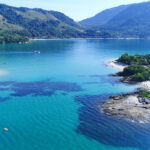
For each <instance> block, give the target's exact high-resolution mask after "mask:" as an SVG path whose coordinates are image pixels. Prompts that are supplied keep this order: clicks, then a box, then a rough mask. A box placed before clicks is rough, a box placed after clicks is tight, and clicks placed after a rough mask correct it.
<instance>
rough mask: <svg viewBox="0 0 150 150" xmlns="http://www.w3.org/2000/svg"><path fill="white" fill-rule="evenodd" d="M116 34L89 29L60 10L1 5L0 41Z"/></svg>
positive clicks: (108, 36)
mask: <svg viewBox="0 0 150 150" xmlns="http://www.w3.org/2000/svg"><path fill="white" fill-rule="evenodd" d="M7 36H8V37H7ZM116 36H117V35H116V34H113V33H112V32H107V31H106V32H104V31H99V30H92V29H90V30H87V29H85V28H84V27H82V26H81V25H80V24H78V23H77V22H75V21H74V20H72V19H71V18H69V17H68V16H66V15H64V14H63V13H60V12H57V11H46V10H43V9H29V8H22V7H21V8H17V7H11V6H7V5H3V4H0V43H14V42H22V41H26V39H27V38H28V39H29V38H39V39H40V38H42V39H50V38H56V39H57V38H61V39H63V38H113V37H116Z"/></svg>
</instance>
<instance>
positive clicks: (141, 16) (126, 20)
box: [81, 2, 150, 38]
mask: <svg viewBox="0 0 150 150" xmlns="http://www.w3.org/2000/svg"><path fill="white" fill-rule="evenodd" d="M121 8H122V9H121ZM114 10H116V11H114ZM104 12H105V14H109V13H110V16H109V15H108V16H109V17H107V16H106V18H105V19H102V21H101V23H99V25H98V23H97V21H96V22H95V24H94V23H93V25H92V26H91V27H92V28H95V29H99V30H101V31H109V32H115V33H118V34H120V36H122V37H136V38H149V37H150V2H143V3H137V4H132V5H127V6H119V7H116V8H114V9H113V8H112V9H109V10H106V11H104ZM104 12H102V13H100V14H99V16H103V14H104ZM114 12H115V13H114ZM112 14H113V15H112ZM114 14H115V15H114ZM101 18H103V17H101ZM81 24H82V25H83V23H81ZM85 26H88V24H87V25H85Z"/></svg>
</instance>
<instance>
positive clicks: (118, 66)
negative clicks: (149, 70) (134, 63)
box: [107, 59, 127, 71]
mask: <svg viewBox="0 0 150 150" xmlns="http://www.w3.org/2000/svg"><path fill="white" fill-rule="evenodd" d="M107 65H108V66H111V67H113V68H116V69H118V70H120V71H123V69H124V68H125V67H127V65H124V64H122V63H118V62H117V61H116V59H113V60H109V61H108V63H107Z"/></svg>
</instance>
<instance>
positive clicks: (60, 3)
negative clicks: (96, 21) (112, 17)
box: [0, 0, 147, 21]
mask: <svg viewBox="0 0 150 150" xmlns="http://www.w3.org/2000/svg"><path fill="white" fill-rule="evenodd" d="M143 1H147V0H0V3H5V4H8V5H12V6H19V7H20V6H24V7H30V8H37V7H38V8H43V9H47V10H56V11H60V12H63V13H65V14H66V15H68V16H69V17H72V18H73V19H74V20H76V21H79V20H82V19H85V18H88V17H91V16H94V15H95V14H97V13H98V12H100V11H102V10H104V9H107V8H111V7H114V6H118V5H122V4H130V3H139V2H143Z"/></svg>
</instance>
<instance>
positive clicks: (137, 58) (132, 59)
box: [118, 53, 150, 66]
mask: <svg viewBox="0 0 150 150" xmlns="http://www.w3.org/2000/svg"><path fill="white" fill-rule="evenodd" d="M118 62H121V63H124V64H127V65H132V64H137V65H145V66H146V65H150V54H149V55H134V56H132V55H129V54H127V53H126V54H124V55H122V56H121V57H120V58H119V59H118Z"/></svg>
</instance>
